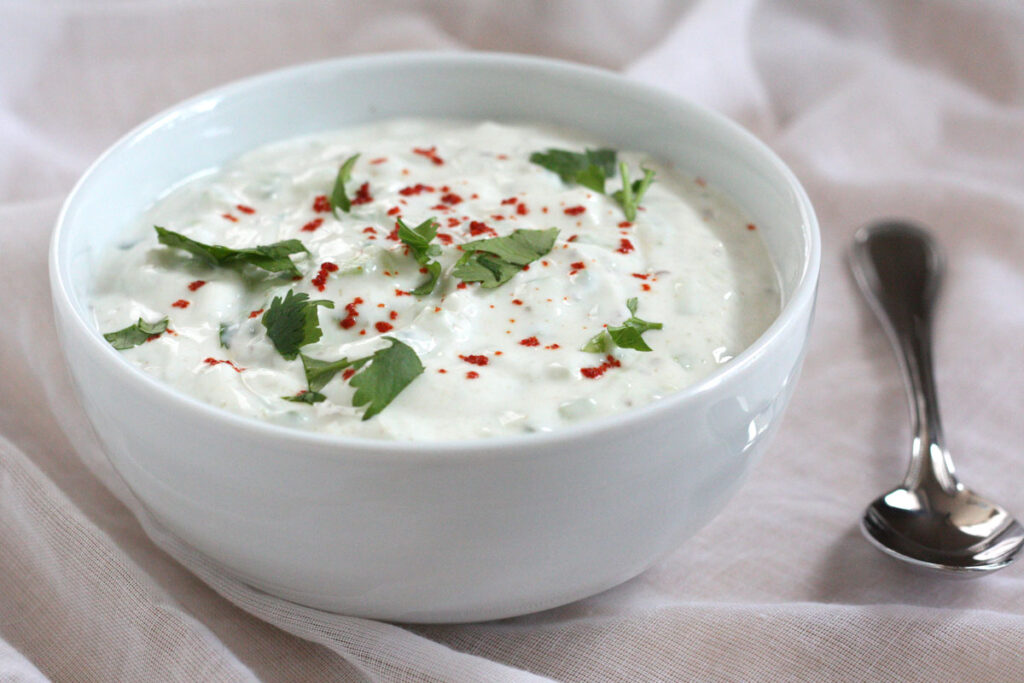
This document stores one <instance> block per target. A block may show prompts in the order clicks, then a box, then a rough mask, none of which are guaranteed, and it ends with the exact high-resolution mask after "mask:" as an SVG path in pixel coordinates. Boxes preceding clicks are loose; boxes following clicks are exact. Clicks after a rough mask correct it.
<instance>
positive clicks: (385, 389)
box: [349, 337, 423, 420]
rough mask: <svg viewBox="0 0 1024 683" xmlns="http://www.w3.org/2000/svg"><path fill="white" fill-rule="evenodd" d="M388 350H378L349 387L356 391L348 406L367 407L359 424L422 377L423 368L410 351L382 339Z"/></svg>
mask: <svg viewBox="0 0 1024 683" xmlns="http://www.w3.org/2000/svg"><path fill="white" fill-rule="evenodd" d="M384 338H385V339H387V340H388V341H390V342H391V346H389V347H388V348H385V349H380V350H379V351H377V352H375V353H374V354H373V355H372V356H370V357H369V358H364V359H362V360H363V361H366V360H369V361H370V365H369V366H368V367H366V368H364V369H363V370H361V371H360V372H359V373H357V374H356V375H354V376H353V377H352V379H351V380H350V381H349V383H350V384H351V385H352V386H354V387H355V388H356V393H355V394H354V395H353V396H352V405H353V406H356V407H359V406H364V405H367V404H369V407H368V408H367V409H366V412H364V413H363V420H369V419H370V418H371V417H373V416H374V415H376V414H377V413H379V412H380V411H382V410H384V408H386V407H387V406H388V404H389V403H391V401H393V400H394V399H395V397H396V396H398V394H400V393H401V392H402V390H403V389H405V388H406V387H407V386H409V384H410V383H411V382H412V381H413V380H414V379H416V378H417V377H419V376H420V375H421V374H422V373H423V364H422V363H421V362H420V358H419V356H417V355H416V352H415V351H413V350H412V348H411V347H409V346H407V345H406V344H403V343H402V342H400V341H398V340H397V339H395V338H394V337H384Z"/></svg>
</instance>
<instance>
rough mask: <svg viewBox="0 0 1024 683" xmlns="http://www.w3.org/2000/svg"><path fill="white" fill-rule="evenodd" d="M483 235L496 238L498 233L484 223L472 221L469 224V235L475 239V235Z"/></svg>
mask: <svg viewBox="0 0 1024 683" xmlns="http://www.w3.org/2000/svg"><path fill="white" fill-rule="evenodd" d="M484 233H490V234H491V235H495V236H497V234H498V231H497V230H495V229H494V228H492V227H491V226H489V225H487V224H486V223H481V222H480V221H472V222H470V224H469V234H470V235H472V236H474V237H476V236H477V235H482V234H484Z"/></svg>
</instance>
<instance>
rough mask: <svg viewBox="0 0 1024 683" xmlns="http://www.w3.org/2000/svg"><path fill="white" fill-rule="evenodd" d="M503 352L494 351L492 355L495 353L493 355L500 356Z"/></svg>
mask: <svg viewBox="0 0 1024 683" xmlns="http://www.w3.org/2000/svg"><path fill="white" fill-rule="evenodd" d="M504 353H505V352H504V351H495V352H494V355H495V356H501V355H503V354H504Z"/></svg>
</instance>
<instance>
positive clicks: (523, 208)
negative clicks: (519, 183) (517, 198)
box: [516, 204, 530, 216]
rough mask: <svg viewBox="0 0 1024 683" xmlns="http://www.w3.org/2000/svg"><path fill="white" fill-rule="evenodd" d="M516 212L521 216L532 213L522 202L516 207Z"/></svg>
mask: <svg viewBox="0 0 1024 683" xmlns="http://www.w3.org/2000/svg"><path fill="white" fill-rule="evenodd" d="M516 213H518V214H519V215H520V216H525V215H526V214H528V213H530V210H529V209H527V208H526V204H520V205H519V206H517V207H516Z"/></svg>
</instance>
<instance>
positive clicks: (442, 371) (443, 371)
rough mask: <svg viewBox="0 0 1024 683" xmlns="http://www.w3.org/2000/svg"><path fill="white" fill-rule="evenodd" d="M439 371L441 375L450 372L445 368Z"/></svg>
mask: <svg viewBox="0 0 1024 683" xmlns="http://www.w3.org/2000/svg"><path fill="white" fill-rule="evenodd" d="M437 371H438V372H440V373H441V374H442V375H443V374H445V373H447V372H448V371H447V370H445V369H444V368H438V370H437Z"/></svg>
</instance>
